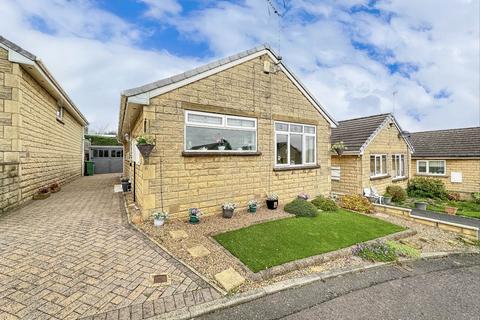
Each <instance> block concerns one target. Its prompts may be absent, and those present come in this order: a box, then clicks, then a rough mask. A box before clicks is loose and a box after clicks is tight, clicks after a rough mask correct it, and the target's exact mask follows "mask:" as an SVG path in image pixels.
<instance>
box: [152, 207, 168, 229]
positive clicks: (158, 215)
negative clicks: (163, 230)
mask: <svg viewBox="0 0 480 320" xmlns="http://www.w3.org/2000/svg"><path fill="white" fill-rule="evenodd" d="M152 217H153V225H154V226H155V227H161V226H163V224H164V223H165V220H167V219H168V212H166V211H159V212H155V213H153V214H152Z"/></svg>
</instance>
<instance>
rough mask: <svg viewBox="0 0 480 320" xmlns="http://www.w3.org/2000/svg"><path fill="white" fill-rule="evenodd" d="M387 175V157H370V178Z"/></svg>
mask: <svg viewBox="0 0 480 320" xmlns="http://www.w3.org/2000/svg"><path fill="white" fill-rule="evenodd" d="M385 175H387V155H386V154H375V155H371V156H370V177H379V176H385Z"/></svg>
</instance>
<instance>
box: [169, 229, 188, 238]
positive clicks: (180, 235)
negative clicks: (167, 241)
mask: <svg viewBox="0 0 480 320" xmlns="http://www.w3.org/2000/svg"><path fill="white" fill-rule="evenodd" d="M169 233H170V237H172V238H173V239H185V238H188V234H187V233H186V232H185V230H172V231H170V232H169Z"/></svg>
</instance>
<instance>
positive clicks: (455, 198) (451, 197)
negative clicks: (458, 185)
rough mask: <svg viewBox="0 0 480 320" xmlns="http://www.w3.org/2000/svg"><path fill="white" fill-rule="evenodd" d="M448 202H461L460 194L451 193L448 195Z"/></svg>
mask: <svg viewBox="0 0 480 320" xmlns="http://www.w3.org/2000/svg"><path fill="white" fill-rule="evenodd" d="M447 198H448V200H451V201H459V200H460V193H458V192H450V193H448V195H447Z"/></svg>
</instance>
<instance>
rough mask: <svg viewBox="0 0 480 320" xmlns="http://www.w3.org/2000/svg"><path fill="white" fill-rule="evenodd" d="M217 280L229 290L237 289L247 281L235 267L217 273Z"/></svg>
mask: <svg viewBox="0 0 480 320" xmlns="http://www.w3.org/2000/svg"><path fill="white" fill-rule="evenodd" d="M215 280H217V281H218V283H220V285H221V286H222V287H223V288H225V290H227V291H230V290H232V289H235V288H236V287H238V286H239V285H241V284H242V283H244V282H245V278H244V277H242V276H241V275H240V274H239V273H238V272H237V271H235V269H233V268H228V269H227V270H224V271H222V272H220V273H217V274H216V275H215Z"/></svg>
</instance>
